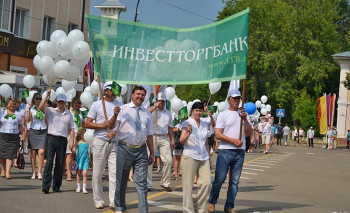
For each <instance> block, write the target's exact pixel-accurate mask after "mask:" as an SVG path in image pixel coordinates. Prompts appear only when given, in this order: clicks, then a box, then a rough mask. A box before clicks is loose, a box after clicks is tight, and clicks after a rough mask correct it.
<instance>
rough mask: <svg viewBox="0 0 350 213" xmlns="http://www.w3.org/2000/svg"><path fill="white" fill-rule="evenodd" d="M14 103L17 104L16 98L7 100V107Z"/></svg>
mask: <svg viewBox="0 0 350 213" xmlns="http://www.w3.org/2000/svg"><path fill="white" fill-rule="evenodd" d="M11 101H12V102H14V103H15V104H16V98H7V99H6V106H7V105H8V104H9V103H10V102H11Z"/></svg>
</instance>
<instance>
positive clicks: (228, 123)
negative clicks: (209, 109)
mask: <svg viewBox="0 0 350 213" xmlns="http://www.w3.org/2000/svg"><path fill="white" fill-rule="evenodd" d="M239 113H241V111H240V110H238V111H231V110H225V111H223V112H221V113H220V114H219V116H218V119H217V121H216V127H215V128H217V129H224V131H223V134H224V135H226V136H228V137H230V138H233V139H239V129H240V124H241V117H240V116H239ZM241 141H242V143H243V145H242V146H241V147H236V146H235V145H233V144H231V143H227V142H225V141H220V143H219V149H245V146H246V143H245V133H244V121H243V126H242V138H241Z"/></svg>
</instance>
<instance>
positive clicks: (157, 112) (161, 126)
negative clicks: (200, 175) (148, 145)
mask: <svg viewBox="0 0 350 213" xmlns="http://www.w3.org/2000/svg"><path fill="white" fill-rule="evenodd" d="M165 104H166V98H165V94H163V93H158V95H157V101H156V103H155V104H154V106H153V107H150V108H149V109H148V111H149V112H150V113H152V120H153V122H154V123H153V124H154V135H153V146H154V150H159V154H160V159H161V161H162V162H163V169H162V173H163V175H162V178H161V180H160V186H161V187H163V188H164V189H165V191H167V192H171V191H172V190H171V188H170V178H171V166H172V164H173V159H172V156H171V151H172V150H174V149H175V141H174V134H173V118H172V115H171V112H170V111H168V110H167V109H166V108H165ZM168 136H169V139H170V140H171V141H170V143H169V140H168ZM147 185H148V186H147V187H148V189H150V188H152V166H150V167H148V176H147Z"/></svg>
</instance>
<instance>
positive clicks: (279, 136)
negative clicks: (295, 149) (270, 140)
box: [277, 135, 282, 146]
mask: <svg viewBox="0 0 350 213" xmlns="http://www.w3.org/2000/svg"><path fill="white" fill-rule="evenodd" d="M278 145H280V146H282V135H277V146H278Z"/></svg>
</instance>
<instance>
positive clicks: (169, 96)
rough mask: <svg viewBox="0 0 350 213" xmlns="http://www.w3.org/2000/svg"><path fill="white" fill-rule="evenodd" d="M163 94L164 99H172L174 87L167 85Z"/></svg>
mask: <svg viewBox="0 0 350 213" xmlns="http://www.w3.org/2000/svg"><path fill="white" fill-rule="evenodd" d="M165 96H166V99H167V100H171V99H173V98H174V96H175V90H174V88H172V87H167V88H166V89H165Z"/></svg>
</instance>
